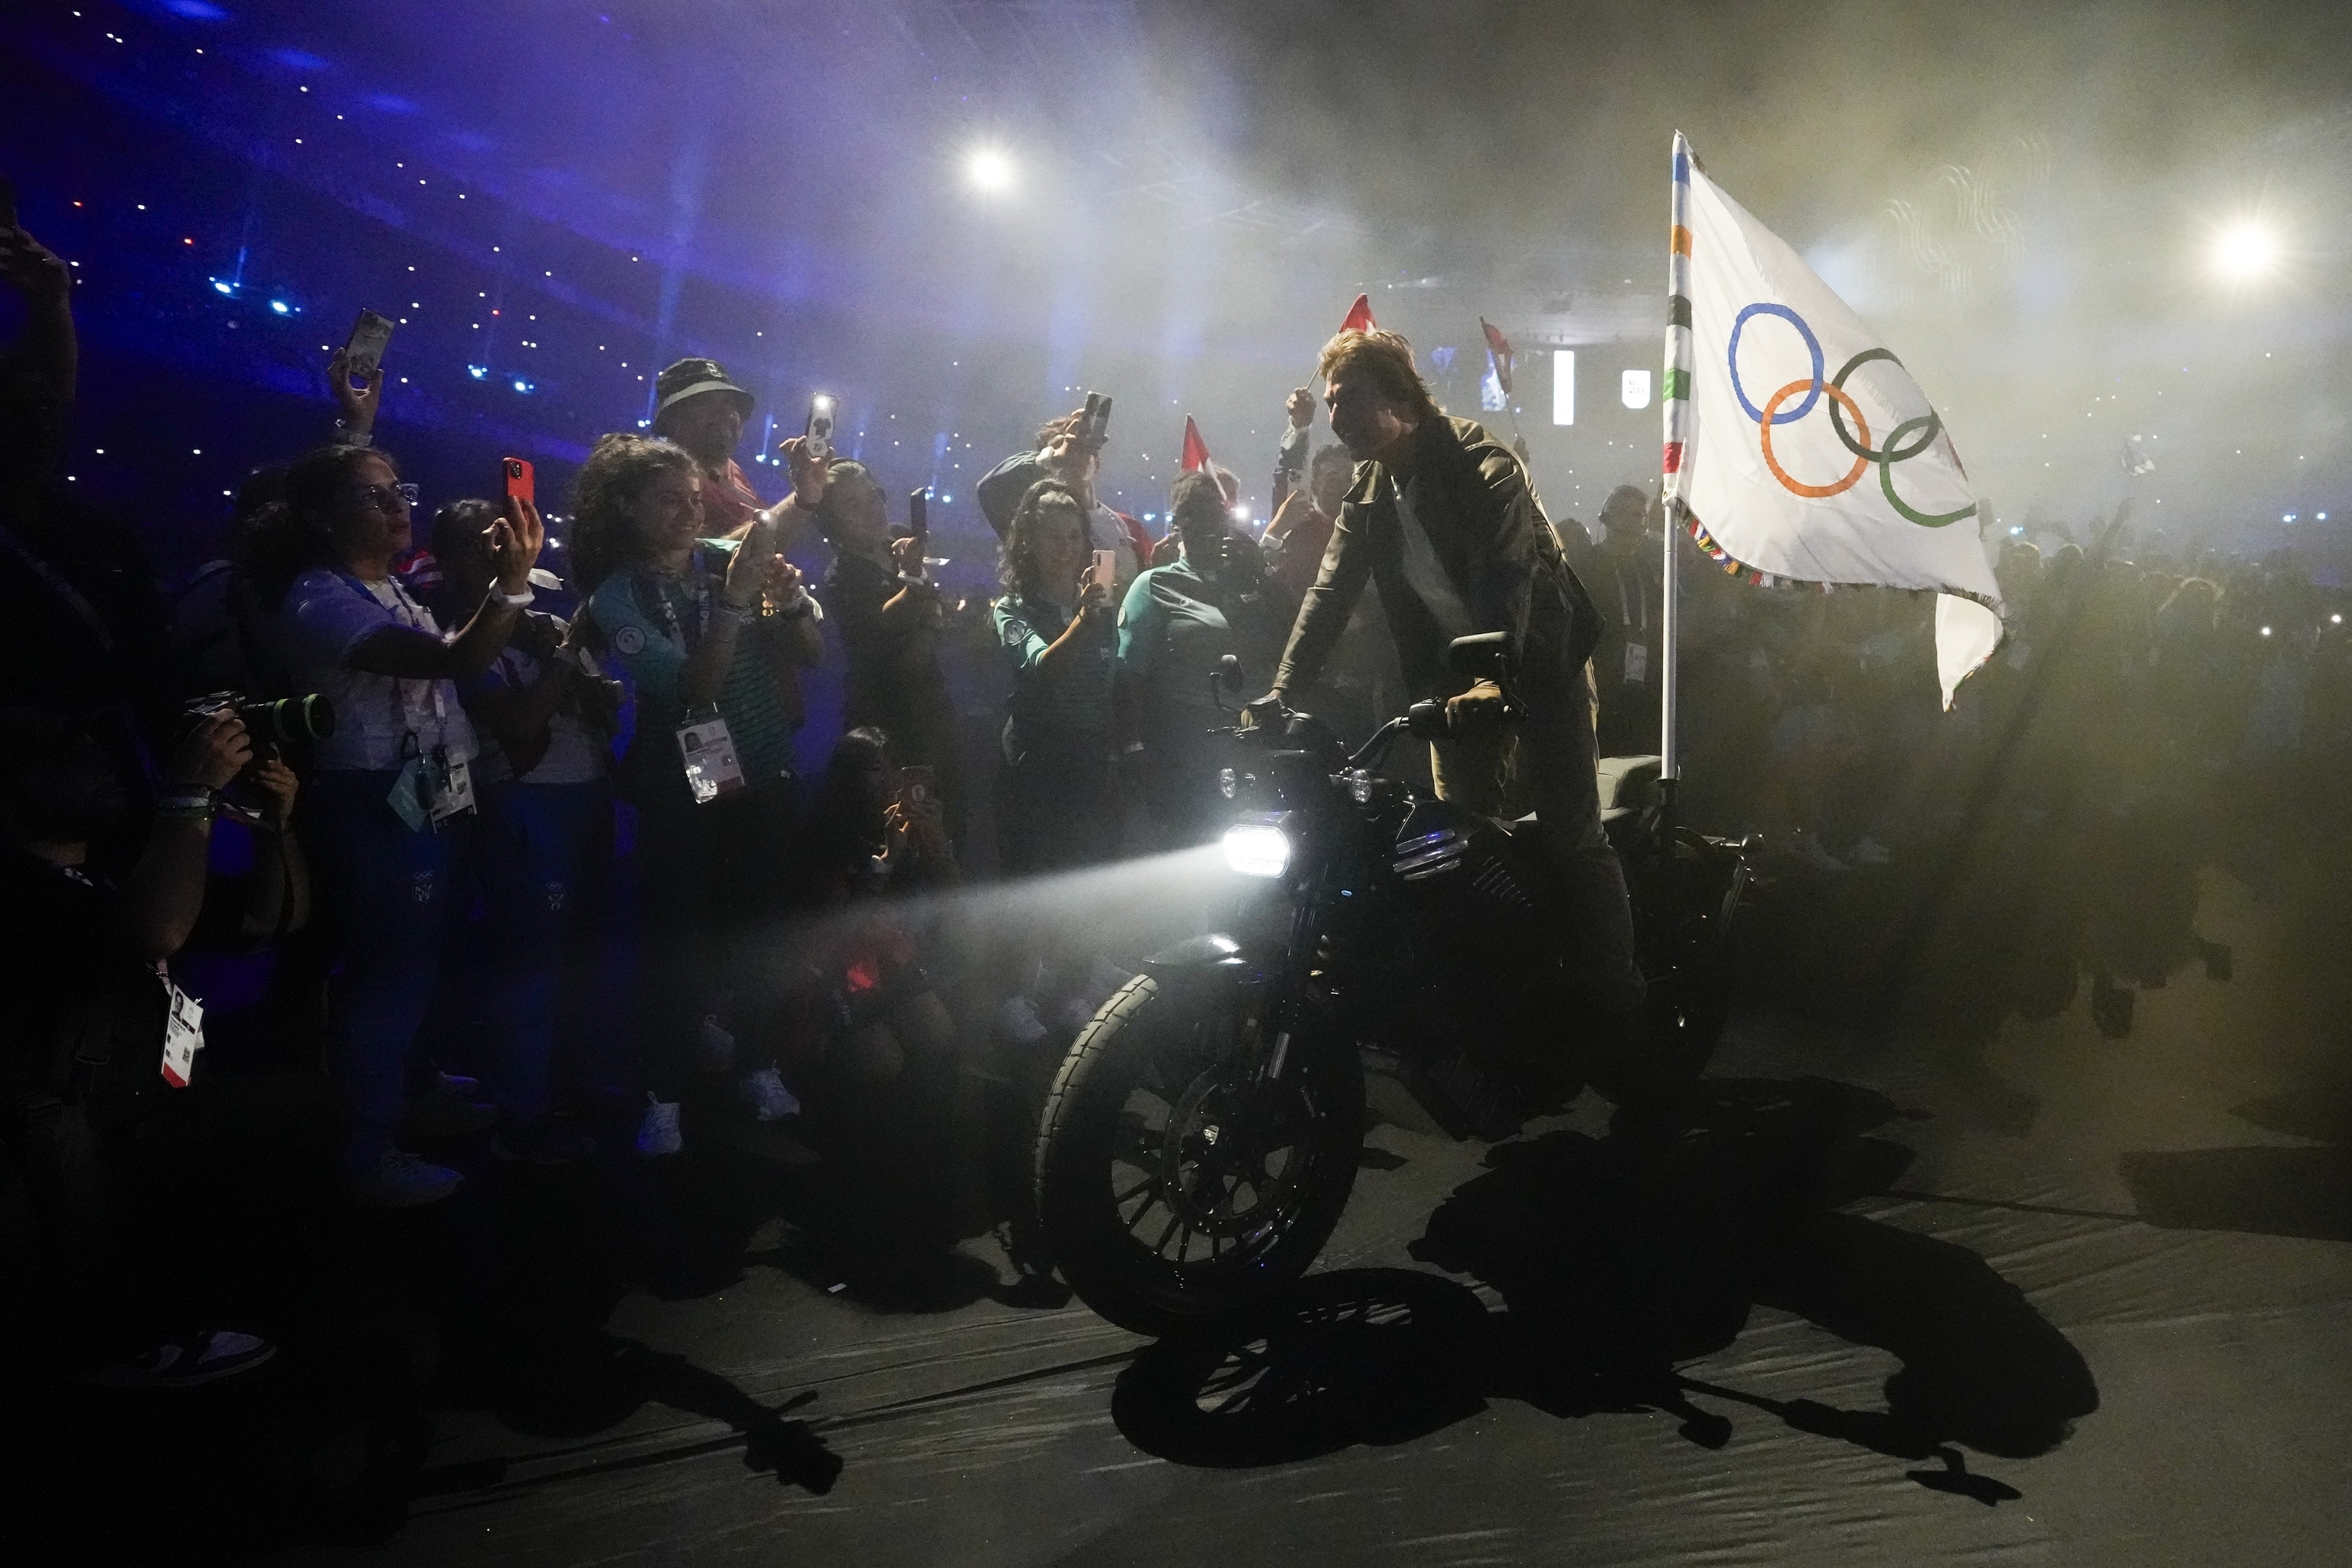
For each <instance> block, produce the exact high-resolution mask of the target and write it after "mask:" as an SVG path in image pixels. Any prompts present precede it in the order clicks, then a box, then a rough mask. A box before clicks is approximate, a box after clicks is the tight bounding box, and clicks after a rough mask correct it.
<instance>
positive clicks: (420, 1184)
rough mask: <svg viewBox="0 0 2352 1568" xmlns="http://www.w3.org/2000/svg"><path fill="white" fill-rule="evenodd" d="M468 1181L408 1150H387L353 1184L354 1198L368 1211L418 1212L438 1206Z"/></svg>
mask: <svg viewBox="0 0 2352 1568" xmlns="http://www.w3.org/2000/svg"><path fill="white" fill-rule="evenodd" d="M465 1179H466V1178H465V1177H463V1176H461V1175H459V1174H458V1173H457V1172H455V1171H452V1170H450V1169H449V1168H448V1167H446V1165H436V1164H434V1163H432V1162H431V1161H429V1160H420V1159H418V1158H417V1157H416V1156H415V1155H414V1154H411V1153H409V1152H407V1151H405V1150H402V1149H387V1150H385V1151H384V1154H383V1159H381V1160H378V1161H377V1162H376V1163H375V1168H374V1169H373V1170H371V1171H367V1172H365V1173H362V1175H361V1176H360V1177H359V1179H358V1180H357V1181H355V1182H353V1183H352V1197H354V1198H356V1199H357V1200H358V1201H359V1202H361V1203H362V1204H364V1205H367V1206H368V1207H369V1208H375V1209H406V1208H415V1206H416V1205H419V1204H436V1203H439V1202H440V1201H441V1200H442V1199H443V1198H446V1197H447V1196H448V1195H449V1194H451V1193H454V1192H456V1191H457V1184H459V1183H461V1182H463V1181H464V1180H465Z"/></svg>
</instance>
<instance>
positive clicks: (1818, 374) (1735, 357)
mask: <svg viewBox="0 0 2352 1568" xmlns="http://www.w3.org/2000/svg"><path fill="white" fill-rule="evenodd" d="M1750 316H1778V317H1780V319H1781V320H1782V321H1786V322H1788V323H1789V324H1790V326H1792V327H1794V328H1796V329H1797V331H1798V332H1799V333H1801V335H1802V336H1803V338H1804V340H1805V349H1806V352H1808V353H1811V355H1812V356H1813V379H1812V380H1811V382H1809V383H1807V384H1806V391H1805V400H1804V401H1803V402H1802V403H1800V404H1799V405H1797V406H1796V407H1794V408H1791V409H1790V410H1789V412H1788V413H1786V414H1784V415H1782V416H1780V419H1779V420H1778V421H1777V422H1778V423H1780V424H1782V425H1788V424H1793V423H1794V422H1795V421H1797V420H1800V419H1802V418H1803V417H1804V416H1806V415H1808V414H1811V412H1812V411H1813V405H1814V404H1816V403H1818V402H1820V401H1821V396H1822V385H1823V383H1822V370H1823V368H1824V362H1823V361H1822V341H1821V340H1820V339H1819V338H1817V337H1815V336H1813V329H1812V328H1811V327H1809V326H1807V325H1805V319H1804V318H1803V317H1802V316H1800V315H1799V314H1797V312H1796V311H1794V310H1790V309H1789V307H1788V306H1786V305H1775V304H1772V303H1770V302H1769V301H1761V302H1759V303H1757V304H1753V305H1750V306H1748V307H1747V308H1746V309H1745V310H1741V311H1740V312H1739V314H1738V315H1737V316H1735V317H1733V318H1732V321H1731V347H1730V349H1729V350H1728V351H1727V353H1725V355H1724V358H1725V360H1726V361H1727V362H1728V363H1729V364H1730V366H1731V395H1732V396H1734V397H1737V398H1738V399H1739V406H1740V407H1741V408H1743V409H1745V410H1747V412H1748V417H1749V418H1750V419H1753V420H1755V421H1756V423H1758V424H1759V425H1761V424H1763V423H1764V416H1763V415H1762V414H1761V413H1759V411H1758V410H1757V407H1756V405H1754V404H1752V403H1750V402H1748V389H1747V388H1746V387H1743V386H1741V385H1740V384H1739V334H1740V333H1741V332H1743V331H1747V329H1748V317H1750Z"/></svg>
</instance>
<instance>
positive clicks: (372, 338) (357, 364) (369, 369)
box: [343, 310, 392, 386]
mask: <svg viewBox="0 0 2352 1568" xmlns="http://www.w3.org/2000/svg"><path fill="white" fill-rule="evenodd" d="M390 342H392V321H391V320H390V319H389V318H388V317H384V316H379V315H377V314H376V313H375V312H374V311H373V310H362V311H361V312H360V319H359V320H358V321H354V322H352V335H351V336H350V337H349V338H347V339H345V340H344V342H343V374H345V375H347V376H349V377H351V379H352V384H355V385H359V386H365V385H366V384H367V383H368V379H369V378H370V377H371V376H373V375H374V374H375V373H376V367H377V366H378V365H381V364H382V363H383V351H384V346H385V345H386V344H388V343H390Z"/></svg>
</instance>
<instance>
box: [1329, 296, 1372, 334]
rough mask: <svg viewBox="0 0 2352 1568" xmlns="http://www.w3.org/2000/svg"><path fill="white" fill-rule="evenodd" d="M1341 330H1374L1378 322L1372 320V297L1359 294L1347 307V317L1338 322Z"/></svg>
mask: <svg viewBox="0 0 2352 1568" xmlns="http://www.w3.org/2000/svg"><path fill="white" fill-rule="evenodd" d="M1339 330H1340V331H1343V332H1376V331H1380V323H1379V322H1377V321H1373V320H1372V297H1371V296H1370V294H1359V295H1357V296H1356V302H1355V303H1354V304H1352V305H1350V306H1349V307H1348V319H1347V320H1346V321H1342V322H1340V323H1339Z"/></svg>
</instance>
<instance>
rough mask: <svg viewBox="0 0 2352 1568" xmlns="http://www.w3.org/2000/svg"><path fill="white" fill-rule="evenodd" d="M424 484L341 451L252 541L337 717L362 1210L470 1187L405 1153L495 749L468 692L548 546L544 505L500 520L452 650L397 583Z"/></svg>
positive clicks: (524, 598)
mask: <svg viewBox="0 0 2352 1568" xmlns="http://www.w3.org/2000/svg"><path fill="white" fill-rule="evenodd" d="M414 500H415V495H414V487H413V486H409V485H404V484H402V483H401V482H400V475H399V472H398V470H397V469H396V468H394V466H393V463H392V459H391V458H389V457H387V456H386V455H385V454H383V453H382V452H379V451H376V450H374V449H373V448H370V447H326V448H324V449H322V450H320V451H317V452H313V453H311V454H310V455H309V456H308V457H305V458H301V459H300V460H299V461H298V462H296V463H295V464H294V465H293V466H292V467H291V468H289V469H288V470H287V474H286V500H285V503H284V506H283V507H282V508H281V509H279V510H278V511H277V512H276V513H275V514H274V515H273V517H272V519H271V520H270V522H269V524H268V526H267V527H266V528H264V529H263V530H261V531H259V533H258V535H257V538H256V539H255V540H254V541H253V542H252V557H251V558H252V562H253V566H252V570H253V574H254V582H255V590H256V596H257V604H258V605H259V606H260V607H261V609H262V610H263V611H264V612H265V613H267V614H270V615H271V616H273V617H274V618H273V620H272V624H271V627H270V637H271V640H272V642H273V643H274V645H275V653H276V655H277V658H278V662H279V664H280V665H281V666H282V667H283V668H284V669H285V671H286V674H287V676H288V678H289V679H290V680H291V681H292V682H293V683H294V687H295V689H297V690H299V691H310V690H316V691H320V692H322V693H324V694H325V695H326V696H327V697H328V699H329V700H331V702H332V703H333V704H334V710H335V713H336V723H335V729H334V732H333V733H332V734H331V735H330V736H328V737H327V738H326V739H324V740H322V741H320V742H319V745H318V750H317V762H318V768H319V773H318V777H317V779H316V780H315V781H314V783H313V784H312V786H311V806H310V846H311V852H312V858H313V859H314V860H315V861H316V863H317V866H318V870H319V891H320V909H321V911H322V913H323V914H324V916H325V918H326V923H327V925H328V928H329V929H328V931H327V933H326V934H327V941H328V945H329V948H330V951H331V952H332V954H333V955H334V962H335V963H336V964H337V965H338V966H339V968H338V972H337V973H335V977H334V979H333V981H332V983H331V987H330V991H329V997H328V1016H327V1034H328V1052H329V1060H330V1068H331V1072H332V1073H333V1075H334V1077H335V1079H336V1080H337V1081H338V1082H339V1083H341V1085H342V1087H343V1089H344V1091H345V1092H346V1093H347V1094H348V1095H349V1096H350V1097H351V1100H352V1110H353V1111H354V1112H355V1114H356V1121H355V1125H354V1127H353V1131H352V1144H351V1149H350V1151H349V1156H348V1157H349V1161H350V1164H351V1169H352V1174H353V1176H354V1177H355V1178H356V1186H355V1189H354V1190H355V1192H356V1194H357V1195H358V1196H359V1198H360V1200H361V1201H362V1203H366V1204H370V1205H379V1206H384V1207H399V1206H404V1205H412V1204H421V1203H430V1202H433V1201H434V1200H436V1199H438V1198H443V1197H446V1196H447V1195H448V1194H450V1193H451V1192H453V1191H455V1190H456V1188H457V1182H458V1176H457V1173H456V1172H454V1171H450V1170H447V1169H445V1168H443V1167H441V1166H438V1165H434V1164H429V1163H425V1161H422V1160H420V1159H418V1158H416V1156H415V1155H414V1154H411V1153H407V1152H403V1151H400V1150H396V1149H394V1147H393V1130H394V1127H395V1126H396V1125H397V1124H398V1123H399V1121H400V1119H401V1113H402V1111H403V1109H404V1104H405V1101H406V1099H407V1082H408V1063H409V1054H410V1051H411V1049H412V1047H414V1045H415V1037H416V1033H417V1029H418V1027H419V1026H420V1025H421V1024H422V1023H423V1021H424V1018H425V1012H426V1009H427V1008H428V1006H429V1005H431V1002H432V998H433V988H434V982H435V978H436V973H437V968H438V963H439V955H440V948H441V935H442V926H443V922H444V921H445V919H446V911H447V908H448V904H449V891H450V872H451V868H452V866H453V865H454V864H456V863H457V860H458V858H459V857H460V856H461V855H462V853H463V848H464V841H465V838H466V837H467V834H469V833H470V831H471V829H472V826H473V822H474V816H475V805H476V802H475V794H474V778H473V771H472V770H473V764H474V763H475V760H476V758H477V756H478V752H479V750H480V748H479V746H478V743H477V742H476V740H475V735H474V727H473V725H472V724H471V723H470V722H469V721H467V717H466V710H465V706H464V704H463V703H462V702H461V701H460V700H459V698H458V694H457V684H456V683H457V681H458V680H460V679H469V678H471V677H474V676H477V675H479V674H481V673H482V672H483V671H484V670H485V669H487V668H489V665H490V662H491V661H492V660H493V659H495V658H497V657H498V655H499V650H500V649H502V648H504V647H506V645H507V639H508V638H509V637H510V636H511V635H512V634H513V632H514V629H515V627H516V626H517V625H518V624H519V623H520V618H521V615H522V609H523V606H524V605H528V604H530V601H531V596H532V595H531V588H530V569H531V566H532V565H533V564H534V563H536V562H537V561H538V559H539V552H540V548H541V543H542V542H543V541H544V539H545V531H544V530H543V529H542V527H541V523H540V520H539V513H538V510H536V509H535V508H534V507H532V505H531V504H530V502H529V501H526V500H513V501H509V502H508V509H507V515H506V516H505V517H503V518H500V519H499V521H497V522H495V523H494V524H492V526H491V528H490V531H489V535H488V548H489V552H490V556H491V559H492V561H493V562H494V563H495V567H496V575H495V579H494V581H493V583H492V584H491V587H490V589H489V591H488V593H486V594H485V595H483V597H482V600H481V603H480V605H479V607H478V608H477V609H476V610H475V612H474V614H473V615H472V616H471V617H470V618H469V619H468V620H467V623H466V625H465V626H464V627H463V628H462V629H461V630H459V631H458V632H457V634H456V635H455V636H454V637H444V636H443V635H442V632H441V629H440V627H439V626H437V625H436V623H435V621H434V618H433V615H432V612H431V611H429V610H427V609H426V608H425V606H424V605H420V604H418V603H417V602H416V600H415V598H414V597H412V596H411V595H410V594H409V593H408V591H407V590H406V589H405V588H404V587H403V586H402V585H401V584H399V583H398V582H396V581H394V578H393V576H392V570H391V563H392V561H393V558H394V556H396V555H398V554H400V553H402V552H405V551H406V550H407V549H408V548H409V546H410V544H411V542H412V531H411V526H410V521H409V507H410V505H411V504H412V503H413V502H414Z"/></svg>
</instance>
